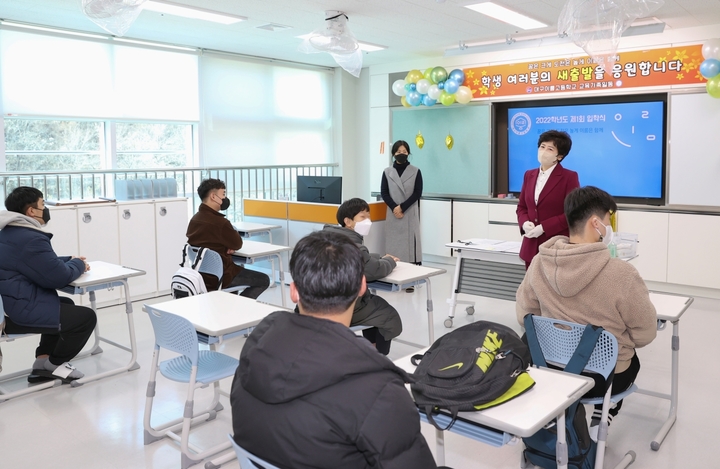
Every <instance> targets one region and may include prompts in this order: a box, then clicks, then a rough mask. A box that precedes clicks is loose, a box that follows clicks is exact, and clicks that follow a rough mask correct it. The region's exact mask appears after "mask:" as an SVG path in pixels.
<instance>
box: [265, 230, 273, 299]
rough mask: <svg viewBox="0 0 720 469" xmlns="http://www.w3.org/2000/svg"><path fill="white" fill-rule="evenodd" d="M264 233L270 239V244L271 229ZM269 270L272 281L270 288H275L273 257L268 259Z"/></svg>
mask: <svg viewBox="0 0 720 469" xmlns="http://www.w3.org/2000/svg"><path fill="white" fill-rule="evenodd" d="M266 233H267V234H268V239H269V240H270V244H272V243H273V242H272V232H271V230H267V231H266ZM270 272H271V274H272V277H270V278H271V279H272V282H270V288H275V259H270Z"/></svg>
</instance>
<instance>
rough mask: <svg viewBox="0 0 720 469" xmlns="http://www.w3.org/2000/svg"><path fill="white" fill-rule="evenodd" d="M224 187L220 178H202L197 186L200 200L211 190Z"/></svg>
mask: <svg viewBox="0 0 720 469" xmlns="http://www.w3.org/2000/svg"><path fill="white" fill-rule="evenodd" d="M216 189H225V183H224V182H222V181H221V180H220V179H204V180H203V181H202V182H200V185H199V186H198V188H197V193H198V197H200V200H203V201H204V200H205V199H206V198H207V196H208V194H209V193H210V191H212V190H216Z"/></svg>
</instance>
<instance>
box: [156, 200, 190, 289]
mask: <svg viewBox="0 0 720 469" xmlns="http://www.w3.org/2000/svg"><path fill="white" fill-rule="evenodd" d="M187 225H188V202H187V199H182V200H177V199H173V200H156V201H155V233H156V239H157V244H156V252H157V289H158V294H159V295H164V294H167V293H169V292H170V280H171V279H172V276H173V274H174V273H175V271H176V270H178V268H179V266H180V262H181V261H182V248H183V246H184V245H185V243H186V242H187V236H185V233H186V232H187Z"/></svg>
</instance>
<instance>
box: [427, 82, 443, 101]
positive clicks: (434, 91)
mask: <svg viewBox="0 0 720 469" xmlns="http://www.w3.org/2000/svg"><path fill="white" fill-rule="evenodd" d="M440 93H442V91H441V90H440V88H438V85H430V87H429V88H428V90H427V95H428V96H430V99H438V98H439V97H440Z"/></svg>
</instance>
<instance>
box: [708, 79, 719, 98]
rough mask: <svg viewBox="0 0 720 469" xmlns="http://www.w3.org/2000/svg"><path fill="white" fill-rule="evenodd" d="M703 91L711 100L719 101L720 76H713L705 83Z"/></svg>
mask: <svg viewBox="0 0 720 469" xmlns="http://www.w3.org/2000/svg"><path fill="white" fill-rule="evenodd" d="M705 89H707V92H708V94H709V95H710V96H712V97H713V98H717V99H720V75H717V76H714V77H712V78H711V79H709V80H708V81H707V83H706V84H705Z"/></svg>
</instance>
